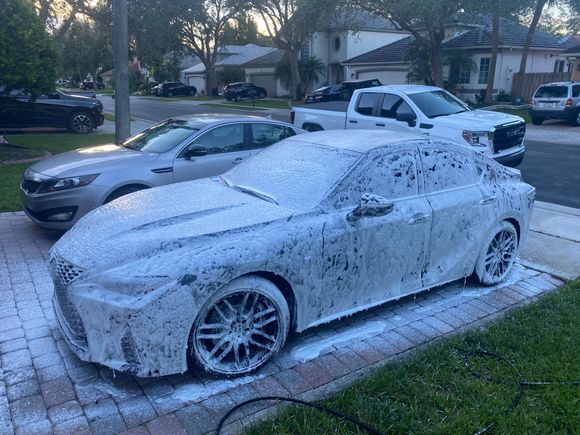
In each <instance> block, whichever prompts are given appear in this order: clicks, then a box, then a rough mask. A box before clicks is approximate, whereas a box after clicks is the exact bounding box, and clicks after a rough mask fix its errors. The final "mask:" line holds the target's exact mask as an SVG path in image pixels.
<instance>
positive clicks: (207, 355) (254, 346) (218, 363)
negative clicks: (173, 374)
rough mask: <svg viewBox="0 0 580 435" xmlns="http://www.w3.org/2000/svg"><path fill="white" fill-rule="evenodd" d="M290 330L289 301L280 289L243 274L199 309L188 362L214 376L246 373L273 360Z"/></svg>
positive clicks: (190, 340) (266, 281)
mask: <svg viewBox="0 0 580 435" xmlns="http://www.w3.org/2000/svg"><path fill="white" fill-rule="evenodd" d="M220 304H221V308H220ZM226 307H227V308H226ZM266 317H267V318H266ZM264 318H266V319H264ZM289 330H290V311H289V308H288V303H287V302H286V299H284V296H283V295H282V293H281V292H280V290H279V289H278V287H276V285H274V284H273V283H272V282H271V281H268V280H266V279H264V278H260V277H257V276H251V275H250V276H244V277H241V278H237V279H234V280H233V281H231V282H230V283H229V284H227V285H225V286H224V287H222V288H221V289H219V290H218V291H216V292H215V293H214V294H213V295H212V296H211V297H210V298H209V299H208V300H207V301H206V302H205V303H204V305H203V306H202V308H201V309H200V310H199V312H198V313H197V316H196V319H195V321H194V322H193V326H192V328H191V333H190V336H189V346H188V358H189V360H190V361H191V362H192V363H193V364H194V365H196V366H198V367H202V368H203V369H204V370H205V371H206V372H208V373H210V374H213V375H221V376H224V375H225V376H240V375H244V374H247V373H250V372H253V371H254V370H257V369H259V368H260V367H263V366H264V365H265V364H267V363H268V362H269V361H270V360H271V359H272V358H274V357H275V356H276V354H277V353H278V352H279V351H280V349H281V348H282V347H283V346H284V342H285V341H286V337H287V336H288V332H289Z"/></svg>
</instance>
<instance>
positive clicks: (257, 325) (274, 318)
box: [254, 314, 278, 328]
mask: <svg viewBox="0 0 580 435" xmlns="http://www.w3.org/2000/svg"><path fill="white" fill-rule="evenodd" d="M277 320H278V316H277V315H276V314H274V315H273V316H272V317H268V318H267V319H264V320H261V321H260V322H255V323H254V328H263V327H264V326H266V325H269V324H270V323H272V322H276V321H277Z"/></svg>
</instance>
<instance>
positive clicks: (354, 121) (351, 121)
mask: <svg viewBox="0 0 580 435" xmlns="http://www.w3.org/2000/svg"><path fill="white" fill-rule="evenodd" d="M348 122H350V123H351V124H357V123H358V121H357V120H355V119H349V120H348Z"/></svg>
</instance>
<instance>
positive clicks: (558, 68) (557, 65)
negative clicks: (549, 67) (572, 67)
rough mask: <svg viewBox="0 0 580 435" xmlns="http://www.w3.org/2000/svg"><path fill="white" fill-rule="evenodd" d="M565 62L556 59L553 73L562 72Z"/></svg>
mask: <svg viewBox="0 0 580 435" xmlns="http://www.w3.org/2000/svg"><path fill="white" fill-rule="evenodd" d="M565 63H566V62H565V61H563V60H559V59H556V61H555V62H554V72H564V64H565Z"/></svg>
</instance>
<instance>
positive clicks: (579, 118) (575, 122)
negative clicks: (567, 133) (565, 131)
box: [568, 109, 580, 127]
mask: <svg viewBox="0 0 580 435" xmlns="http://www.w3.org/2000/svg"><path fill="white" fill-rule="evenodd" d="M568 124H570V125H571V126H572V127H578V126H579V125H580V109H578V110H577V111H576V116H573V117H572V118H570V120H569V121H568Z"/></svg>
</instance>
